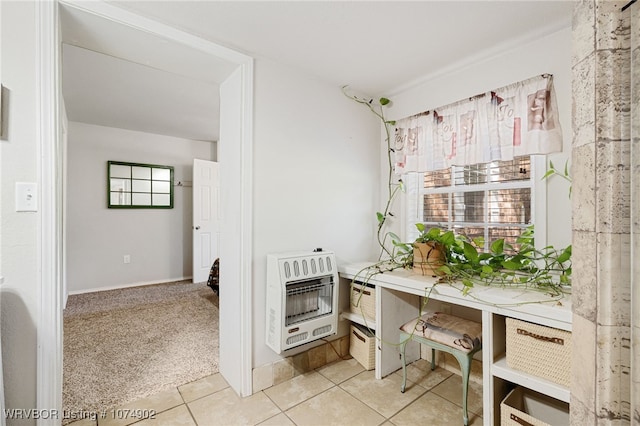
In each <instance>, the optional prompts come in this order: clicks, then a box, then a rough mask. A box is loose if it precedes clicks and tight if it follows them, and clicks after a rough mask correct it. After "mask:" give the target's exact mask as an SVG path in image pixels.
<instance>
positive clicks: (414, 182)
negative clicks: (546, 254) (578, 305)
mask: <svg viewBox="0 0 640 426" xmlns="http://www.w3.org/2000/svg"><path fill="white" fill-rule="evenodd" d="M546 163H547V160H546V156H545V155H532V156H531V179H530V180H529V181H528V182H529V185H528V186H530V188H531V222H532V223H533V224H534V225H535V234H534V236H535V246H536V248H538V249H540V248H543V247H545V246H546V245H547V182H546V181H545V180H543V179H542V177H543V176H544V174H545V172H546ZM423 176H424V174H423V173H407V174H405V175H404V176H402V180H403V182H404V184H405V193H404V197H403V203H402V204H403V205H402V209H403V211H404V214H403V218H404V220H405V223H404V224H403V229H404V236H403V237H404V239H405V241H414V240H415V239H416V237H417V236H418V230H417V229H416V227H415V224H416V223H422V222H423V221H422V212H423V205H422V195H423V193H424V190H423V188H422V187H421V185H422V182H423ZM522 186H523V185H522V184H521V183H511V182H505V183H503V184H501V185H500V188H505V189H508V188H514V187H518V188H520V187H522ZM488 187H491V188H492V189H493V188H495V186H493V185H490V184H477V185H460V186H457V187H456V191H482V190H485V189H487V188H488ZM439 190H440V189H433V190H431V191H430V192H434V193H436V192H439ZM449 191H450V189H449V188H443V189H442V192H449ZM456 225H465V223H464V222H459V223H456Z"/></svg>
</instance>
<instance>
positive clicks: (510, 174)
mask: <svg viewBox="0 0 640 426" xmlns="http://www.w3.org/2000/svg"><path fill="white" fill-rule="evenodd" d="M536 162H537V161H536V160H535V159H534V157H530V156H524V157H518V158H515V159H513V160H511V161H493V162H490V163H483V164H474V165H471V166H453V167H451V168H449V169H444V170H438V171H433V172H426V173H424V175H418V176H421V177H420V178H418V179H415V180H414V183H413V185H415V186H416V188H415V191H411V192H414V193H415V195H416V200H417V201H416V206H415V207H416V208H415V216H416V217H415V218H413V219H414V220H411V219H412V218H411V217H410V222H411V227H413V223H417V222H422V223H424V224H425V225H426V226H427V227H440V228H445V229H453V230H454V231H455V232H456V233H458V234H462V235H465V236H467V237H468V238H469V239H474V238H476V237H483V238H484V241H485V247H484V249H485V250H488V246H489V244H490V243H491V242H492V241H495V240H497V239H500V238H503V239H504V240H505V242H506V243H508V244H511V245H513V246H516V244H515V243H516V239H517V238H518V236H520V234H521V233H522V231H523V230H524V229H525V228H527V227H528V226H530V225H531V224H533V223H534V216H535V212H536V209H535V208H534V206H535V204H534V202H543V200H544V197H538V200H537V201H536V191H537V188H536V182H537V181H540V179H539V178H537V175H536V174H535V167H534V166H535V163H536ZM542 163H543V164H544V160H542ZM420 179H422V180H421V181H420ZM543 186H544V185H539V187H543ZM540 195H542V194H540ZM409 210H411V208H409ZM536 228H537V226H536ZM412 233H413V231H412V230H410V235H409V237H410V240H411V234H412Z"/></svg>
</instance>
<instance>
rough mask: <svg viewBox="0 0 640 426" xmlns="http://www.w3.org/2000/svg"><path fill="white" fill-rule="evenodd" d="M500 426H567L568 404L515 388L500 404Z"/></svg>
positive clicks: (524, 389) (521, 388)
mask: <svg viewBox="0 0 640 426" xmlns="http://www.w3.org/2000/svg"><path fill="white" fill-rule="evenodd" d="M500 425H501V426H528V425H531V426H563V425H569V404H567V403H566V402H562V401H558V400H557V399H553V398H551V397H549V396H547V395H542V394H539V393H537V392H534V391H531V390H529V389H526V388H523V387H517V388H515V389H513V390H512V391H511V392H509V394H508V395H507V396H506V398H505V399H503V400H502V402H501V403H500Z"/></svg>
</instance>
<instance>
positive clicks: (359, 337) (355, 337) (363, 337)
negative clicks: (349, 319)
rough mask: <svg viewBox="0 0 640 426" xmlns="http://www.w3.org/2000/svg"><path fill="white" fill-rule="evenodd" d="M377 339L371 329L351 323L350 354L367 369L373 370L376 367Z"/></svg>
mask: <svg viewBox="0 0 640 426" xmlns="http://www.w3.org/2000/svg"><path fill="white" fill-rule="evenodd" d="M375 341H376V338H375V336H374V335H373V334H372V333H371V332H370V331H369V330H367V329H366V328H364V327H362V326H360V325H357V324H351V340H350V342H349V354H351V356H352V357H354V358H355V359H356V361H358V362H359V363H360V364H362V366H363V367H364V368H365V369H366V370H373V369H374V368H375V367H376V345H375Z"/></svg>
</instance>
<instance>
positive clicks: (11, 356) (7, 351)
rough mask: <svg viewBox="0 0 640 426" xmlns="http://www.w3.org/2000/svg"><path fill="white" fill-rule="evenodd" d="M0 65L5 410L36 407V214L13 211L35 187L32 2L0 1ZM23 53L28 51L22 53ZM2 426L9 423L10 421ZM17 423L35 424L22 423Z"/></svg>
mask: <svg viewBox="0 0 640 426" xmlns="http://www.w3.org/2000/svg"><path fill="white" fill-rule="evenodd" d="M0 8H1V10H2V12H1V14H0V15H1V19H2V23H1V25H0V28H1V30H0V31H1V33H0V43H1V46H0V66H1V72H0V75H1V76H2V85H3V86H5V87H6V88H7V89H8V91H9V100H8V104H9V108H8V110H7V111H3V114H8V115H9V117H8V125H9V129H8V140H2V141H0V182H1V184H2V186H1V192H0V234H1V238H0V241H1V242H0V276H3V277H4V284H3V285H2V287H1V288H0V291H1V292H2V305H1V306H0V323H1V326H2V329H1V332H0V334H1V337H2V361H3V375H4V386H5V388H4V395H5V399H6V407H7V408H33V407H36V353H37V351H36V323H37V318H38V306H39V299H38V289H39V282H40V281H39V280H40V276H39V268H40V262H39V247H38V233H39V231H40V213H39V212H36V213H17V212H16V211H15V202H14V187H15V183H16V182H38V164H39V163H38V157H39V152H38V151H39V148H38V138H37V135H36V128H37V126H36V116H35V114H36V111H37V95H36V84H35V82H36V72H35V70H36V63H35V60H36V56H35V55H34V54H33V52H35V51H36V49H35V45H36V41H35V36H36V33H37V31H36V27H35V25H36V19H35V16H36V12H35V5H34V3H33V2H0ZM25 52H29V53H27V54H25ZM7 424H14V423H12V422H11V421H9V422H7ZM20 424H35V422H22V423H20Z"/></svg>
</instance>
